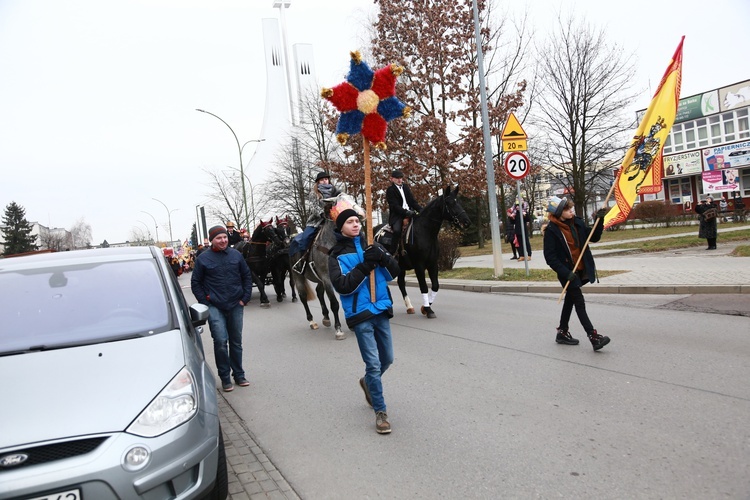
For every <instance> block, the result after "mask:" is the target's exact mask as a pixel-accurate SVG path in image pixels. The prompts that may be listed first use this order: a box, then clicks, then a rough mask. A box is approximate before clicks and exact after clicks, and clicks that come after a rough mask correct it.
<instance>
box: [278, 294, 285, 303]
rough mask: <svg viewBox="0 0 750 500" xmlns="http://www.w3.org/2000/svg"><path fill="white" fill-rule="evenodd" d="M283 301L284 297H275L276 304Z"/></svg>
mask: <svg viewBox="0 0 750 500" xmlns="http://www.w3.org/2000/svg"><path fill="white" fill-rule="evenodd" d="M283 301H284V297H282V296H281V295H279V296H278V297H276V302H283Z"/></svg>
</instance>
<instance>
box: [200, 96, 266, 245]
mask: <svg viewBox="0 0 750 500" xmlns="http://www.w3.org/2000/svg"><path fill="white" fill-rule="evenodd" d="M195 110H196V111H200V112H201V113H206V114H207V115H211V116H213V117H214V118H216V119H217V120H220V121H221V123H223V124H224V125H226V126H227V128H228V129H229V131H230V132H232V135H233V136H234V142H236V143H237V151H238V152H239V155H240V179H241V180H242V206H243V208H244V210H245V229H247V230H248V231H249V230H250V222H249V214H248V212H247V191H246V190H245V166H244V164H243V162H242V150H244V149H245V146H247V145H248V144H250V143H251V142H263V141H265V139H253V140H250V141H247V142H246V143H245V144H243V145H242V146H240V140H239V139H238V138H237V134H235V133H234V130H233V129H232V127H230V126H229V124H228V123H227V122H225V121H224V120H223V119H222V118H221V117H220V116H217V115H215V114H213V113H211V112H210V111H206V110H204V109H198V108H196V109H195ZM250 198H251V199H250V202H251V203H252V207H253V220H255V199H254V197H253V191H252V188H251V190H250Z"/></svg>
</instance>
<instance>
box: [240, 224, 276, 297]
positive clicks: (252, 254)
mask: <svg viewBox="0 0 750 500" xmlns="http://www.w3.org/2000/svg"><path fill="white" fill-rule="evenodd" d="M271 244H276V245H280V244H281V241H280V240H279V238H278V236H276V231H275V230H274V227H273V221H271V220H269V221H268V222H263V221H260V224H258V226H257V227H256V228H255V230H254V231H253V235H252V237H251V238H250V241H249V242H248V241H240V242H239V243H237V245H236V246H235V249H236V250H237V251H238V252H240V253H241V254H242V256H243V258H244V259H245V262H247V265H248V266H249V267H250V273H251V274H252V276H253V283H255V287H256V288H257V289H258V293H260V307H270V303H269V301H268V295H266V277H267V276H268V274H269V273H270V272H271V254H272V252H271V251H269V248H268V247H269V246H271Z"/></svg>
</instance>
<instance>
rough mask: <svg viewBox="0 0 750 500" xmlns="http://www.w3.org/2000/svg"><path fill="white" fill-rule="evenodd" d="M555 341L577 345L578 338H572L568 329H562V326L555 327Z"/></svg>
mask: <svg viewBox="0 0 750 500" xmlns="http://www.w3.org/2000/svg"><path fill="white" fill-rule="evenodd" d="M555 342H557V343H558V344H566V345H578V339H574V338H573V337H572V336H571V335H570V332H569V331H568V330H563V329H562V328H558V329H557V337H555Z"/></svg>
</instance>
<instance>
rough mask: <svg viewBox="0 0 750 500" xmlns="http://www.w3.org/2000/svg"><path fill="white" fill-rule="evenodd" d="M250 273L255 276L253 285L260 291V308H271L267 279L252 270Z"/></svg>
mask: <svg viewBox="0 0 750 500" xmlns="http://www.w3.org/2000/svg"><path fill="white" fill-rule="evenodd" d="M250 273H251V274H252V276H253V283H255V288H257V289H258V293H260V307H271V304H269V302H268V296H267V295H266V283H265V281H266V280H265V279H263V277H261V276H259V275H258V273H256V272H255V271H253V270H252V269H251V270H250Z"/></svg>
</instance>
